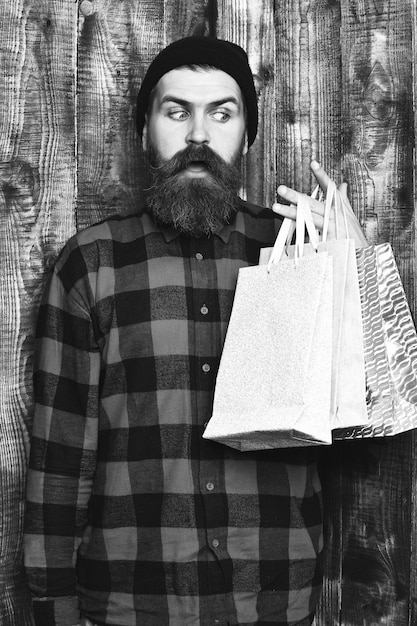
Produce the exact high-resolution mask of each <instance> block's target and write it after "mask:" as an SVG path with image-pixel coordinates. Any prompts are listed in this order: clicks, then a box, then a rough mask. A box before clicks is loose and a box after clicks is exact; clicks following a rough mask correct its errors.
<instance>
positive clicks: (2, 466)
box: [0, 0, 76, 626]
mask: <svg viewBox="0 0 417 626" xmlns="http://www.w3.org/2000/svg"><path fill="white" fill-rule="evenodd" d="M75 15H76V13H75V7H74V5H73V3H68V2H65V1H63V0H58V1H56V2H54V3H50V2H42V1H39V0H38V1H37V2H36V3H35V2H31V1H29V0H20V1H17V2H13V3H2V4H1V8H0V42H1V43H0V55H1V62H0V67H1V74H0V83H1V84H0V111H1V115H0V119H1V124H2V130H1V133H0V257H1V263H2V268H1V273H0V320H1V322H0V337H1V345H2V350H1V352H0V372H1V377H0V433H1V434H0V490H1V493H0V498H1V502H2V505H1V506H2V510H1V517H0V555H1V558H0V623H1V624H2V625H3V626H8V625H10V626H12V625H13V626H16V625H18V626H20V625H26V624H31V622H32V618H31V611H30V602H29V597H28V590H27V587H26V585H25V581H24V576H23V564H22V529H23V510H24V484H25V476H26V463H27V453H28V433H29V430H30V422H31V411H32V392H31V351H32V346H33V336H34V323H35V317H36V311H37V306H38V302H39V296H40V292H41V287H42V285H43V282H44V277H45V271H46V267H47V265H48V261H49V259H50V258H53V257H54V256H55V255H56V254H58V252H59V250H60V248H61V247H62V245H63V243H64V242H65V241H66V240H67V239H68V237H69V236H70V235H71V234H72V233H73V232H74V226H75V220H74V216H75V212H74V197H75V193H74V190H75V184H74V181H75V167H74V166H75V138H74V106H73V101H74V93H75V81H74V71H75V47H74V42H75V34H76V29H75V26H76V21H75Z"/></svg>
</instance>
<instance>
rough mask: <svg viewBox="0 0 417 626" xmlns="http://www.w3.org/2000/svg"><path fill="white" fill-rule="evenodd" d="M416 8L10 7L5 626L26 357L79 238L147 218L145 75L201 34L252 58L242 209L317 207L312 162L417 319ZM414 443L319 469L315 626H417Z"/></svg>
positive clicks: (6, 51) (2, 547) (18, 601)
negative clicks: (40, 311)
mask: <svg viewBox="0 0 417 626" xmlns="http://www.w3.org/2000/svg"><path fill="white" fill-rule="evenodd" d="M415 13H416V12H415V0H276V1H274V2H273V1H272V0H218V1H217V2H216V1H214V0H194V1H186V0H172V1H169V0H91V1H89V0H83V1H80V2H74V1H73V0H53V2H51V1H46V0H14V2H10V3H9V2H6V1H4V2H2V3H0V124H1V133H0V259H1V271H0V339H1V350H0V490H1V492H0V499H1V515H0V624H1V625H2V626H9V625H10V626H12V625H13V626H21V625H22V626H25V625H27V624H31V613H30V604H29V600H28V597H27V589H26V586H25V581H24V576H23V571H22V519H23V494H24V481H25V467H26V461H27V451H28V440H29V433H30V424H31V413H32V393H31V350H32V345H33V332H34V322H35V317H36V310H37V306H38V303H39V297H40V293H41V291H42V287H43V284H44V277H45V274H46V271H47V269H48V267H49V266H50V264H51V263H53V261H54V258H55V257H56V255H57V254H58V252H59V250H60V249H61V247H62V245H63V244H64V242H65V241H66V240H67V239H68V237H69V236H70V235H71V234H72V233H73V232H75V230H76V229H80V228H83V227H85V226H86V225H88V224H91V223H93V222H95V221H97V220H99V219H102V218H103V217H105V216H107V215H109V214H110V213H113V212H115V211H117V212H125V211H130V210H132V209H133V208H136V207H140V205H141V202H142V199H143V193H142V184H143V181H144V179H145V178H144V174H143V170H144V166H143V156H142V154H141V150H140V146H139V144H138V141H137V136H136V133H135V129H134V125H133V124H132V118H133V115H134V109H135V97H136V94H137V90H138V87H139V85H140V82H141V80H142V78H143V75H144V72H145V70H146V67H147V66H148V64H149V62H150V60H151V59H152V57H153V56H154V54H155V53H156V52H157V51H158V50H159V49H160V48H161V47H162V46H163V45H165V44H167V43H169V42H170V41H173V40H175V39H178V38H179V37H182V36H184V35H188V34H192V33H199V34H206V35H215V36H218V37H224V38H228V39H230V40H232V41H235V42H236V43H239V44H241V45H243V47H245V48H246V49H247V50H248V53H249V57H250V62H251V66H252V69H253V71H254V73H255V76H256V82H257V87H258V92H259V103H260V108H261V119H260V131H259V137H258V139H257V141H256V142H255V144H254V146H253V147H252V149H251V150H250V152H249V155H248V158H247V160H246V163H245V165H244V185H243V188H242V193H243V195H245V196H247V197H248V198H249V199H250V200H252V201H255V202H258V203H261V204H265V205H270V204H271V203H272V202H273V201H274V199H275V197H276V188H277V186H278V184H280V183H285V184H287V185H290V186H294V187H296V188H297V189H299V190H302V191H305V192H309V191H310V190H311V187H312V180H311V176H310V173H309V169H308V165H309V162H310V159H311V158H317V159H319V160H320V161H321V162H322V163H323V164H324V165H325V167H326V168H327V170H328V171H329V173H331V174H332V176H334V177H335V179H336V180H337V181H338V182H340V181H341V180H342V179H344V180H346V181H347V182H348V184H349V192H350V197H351V200H352V204H353V207H354V209H355V211H356V212H357V214H358V216H359V217H360V219H361V220H362V221H363V223H364V228H365V230H366V234H367V236H368V238H369V240H370V241H372V242H379V241H390V242H391V243H392V245H393V248H394V251H395V254H396V257H397V260H398V265H399V268H400V272H401V274H402V277H403V281H404V285H405V289H406V292H407V295H408V298H409V302H410V305H411V308H412V310H413V312H414V311H415V310H416V304H417V303H416V298H417V294H416V292H417V290H416V288H415V286H416V279H415V276H416V261H415V210H414V206H415V201H414V198H415V193H416V184H415V180H414V166H415V163H414V152H415V138H414V129H415V119H414V107H415V105H414V102H415V97H414V84H416V78H417V72H416V63H415V34H416V15H415ZM416 458H417V449H416V441H415V437H414V435H413V434H407V435H403V436H400V437H396V438H395V439H393V440H383V441H379V442H358V443H352V442H349V443H346V444H344V443H339V444H336V445H334V446H332V447H331V448H330V449H326V450H324V451H323V455H322V476H323V485H324V493H325V512H326V552H325V585H324V590H323V596H322V601H321V605H320V608H319V614H318V616H317V626H333V625H339V626H359V625H361V626H364V625H365V626H373V625H375V624H386V625H390V626H403V625H408V626H413V625H414V624H416V623H417V615H416V606H415V604H416V601H415V598H416V593H417V588H416V587H417V584H416V578H417V577H416V565H415V563H414V559H413V558H412V556H411V554H412V551H413V550H415V547H416V538H417V522H416V521H415V520H416V511H415V500H416V497H415V496H416V478H417V473H416Z"/></svg>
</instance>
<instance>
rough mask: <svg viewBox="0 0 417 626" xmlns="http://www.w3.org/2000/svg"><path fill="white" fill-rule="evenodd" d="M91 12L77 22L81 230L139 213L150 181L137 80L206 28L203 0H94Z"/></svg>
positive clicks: (78, 171)
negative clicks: (170, 47) (163, 54)
mask: <svg viewBox="0 0 417 626" xmlns="http://www.w3.org/2000/svg"><path fill="white" fill-rule="evenodd" d="M93 9H94V10H93V11H92V12H91V13H89V14H88V15H87V16H85V15H83V14H82V12H80V20H79V40H78V64H77V67H78V76H77V94H78V97H77V141H78V152H77V163H78V169H77V181H78V206H77V225H78V228H84V227H85V226H87V225H89V224H92V223H94V222H97V221H99V220H100V219H103V218H104V217H106V216H108V215H110V214H113V213H119V214H120V213H129V212H132V211H135V210H140V207H141V206H142V205H143V201H144V193H143V188H144V187H146V185H147V183H148V180H147V176H146V174H145V163H144V158H143V154H142V151H141V145H140V141H139V137H138V135H137V132H136V127H135V111H136V97H137V93H138V90H139V87H140V84H141V81H142V79H143V76H144V75H145V72H146V69H147V67H148V66H149V64H150V62H151V60H152V59H153V58H154V56H155V55H156V54H157V53H158V52H159V51H160V50H161V48H163V47H164V46H165V45H167V44H169V43H171V42H172V41H174V40H175V39H178V38H180V37H183V36H186V35H190V34H192V33H193V32H195V31H197V32H199V33H201V34H204V33H205V31H206V30H207V28H208V22H207V15H206V6H205V4H204V2H202V1H201V0H199V1H196V2H188V3H187V2H184V1H183V0H181V1H180V0H177V1H176V2H163V1H160V2H154V1H148V2H143V1H142V2H138V1H137V0H125V1H124V2H117V3H115V2H114V1H112V0H95V1H94V4H93Z"/></svg>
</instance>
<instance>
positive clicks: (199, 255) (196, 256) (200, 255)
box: [195, 252, 204, 261]
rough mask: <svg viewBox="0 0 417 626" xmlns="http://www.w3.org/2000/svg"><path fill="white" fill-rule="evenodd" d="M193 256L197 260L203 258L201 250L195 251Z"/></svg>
mask: <svg viewBox="0 0 417 626" xmlns="http://www.w3.org/2000/svg"><path fill="white" fill-rule="evenodd" d="M195 258H196V259H197V261H202V260H203V259H204V257H203V255H202V254H201V252H197V254H196V255H195Z"/></svg>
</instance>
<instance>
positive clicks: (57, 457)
mask: <svg viewBox="0 0 417 626" xmlns="http://www.w3.org/2000/svg"><path fill="white" fill-rule="evenodd" d="M64 256H65V255H64ZM57 266H58V267H56V268H55V270H54V272H53V273H52V275H51V277H50V279H49V282H48V286H47V289H46V291H45V295H44V297H43V300H42V302H41V306H40V311H39V317H38V323H37V330H36V341H35V353H34V394H35V412H34V421H33V431H32V440H31V451H30V460H29V468H28V477H27V490H26V517H25V537H24V549H25V567H26V574H27V578H28V583H29V588H30V591H31V594H32V599H33V606H34V615H35V622H36V624H37V625H40V624H42V626H72V625H74V624H77V623H78V622H79V611H78V600H77V594H76V569H75V566H76V558H77V549H78V546H79V544H80V542H81V539H82V535H83V531H84V530H85V528H86V526H87V509H88V502H89V499H90V494H91V487H92V480H93V475H94V471H95V467H96V449H97V423H98V386H99V376H100V352H99V350H98V346H97V343H96V341H95V338H94V331H93V327H94V324H93V320H92V314H91V310H92V308H93V307H92V306H91V288H89V285H90V278H91V276H89V272H88V271H87V267H86V264H85V263H84V261H83V259H82V255H81V253H80V250H79V249H78V250H77V249H73V250H72V252H71V253H67V259H66V261H65V259H64V260H62V259H59V260H58V263H57Z"/></svg>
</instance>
